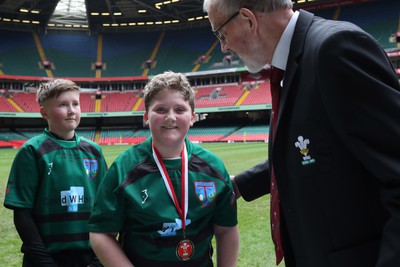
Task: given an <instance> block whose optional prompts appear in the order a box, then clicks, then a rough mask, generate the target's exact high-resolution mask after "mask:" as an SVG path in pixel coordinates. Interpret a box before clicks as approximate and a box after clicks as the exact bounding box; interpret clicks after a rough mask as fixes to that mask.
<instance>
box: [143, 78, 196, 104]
mask: <svg viewBox="0 0 400 267" xmlns="http://www.w3.org/2000/svg"><path fill="white" fill-rule="evenodd" d="M163 90H174V91H178V92H179V93H181V94H182V96H183V98H184V99H185V101H187V102H188V103H189V105H190V108H191V109H192V112H194V92H193V89H192V87H191V86H190V83H189V80H188V79H187V78H186V76H185V75H183V74H182V73H175V72H173V71H166V72H164V73H162V74H158V75H156V76H154V77H153V78H152V79H151V80H150V81H149V82H148V83H147V84H146V86H145V88H144V106H145V109H146V111H149V106H150V104H151V102H152V101H153V100H154V98H155V97H156V96H157V95H158V94H159V93H160V92H162V91H163Z"/></svg>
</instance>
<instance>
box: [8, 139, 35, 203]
mask: <svg viewBox="0 0 400 267" xmlns="http://www.w3.org/2000/svg"><path fill="white" fill-rule="evenodd" d="M39 184H40V168H39V165H38V160H37V159H36V157H35V150H34V148H33V146H31V145H26V146H22V147H21V148H20V150H19V151H18V153H17V154H16V156H15V158H14V161H13V163H12V166H11V171H10V175H9V178H8V182H7V188H6V195H5V198H4V206H5V207H6V208H9V209H13V208H28V209H31V208H33V207H34V204H35V199H36V194H37V190H38V187H39Z"/></svg>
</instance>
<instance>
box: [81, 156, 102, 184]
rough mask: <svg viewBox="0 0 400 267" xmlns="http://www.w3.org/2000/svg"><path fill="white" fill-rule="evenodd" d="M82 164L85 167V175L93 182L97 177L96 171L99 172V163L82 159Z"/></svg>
mask: <svg viewBox="0 0 400 267" xmlns="http://www.w3.org/2000/svg"><path fill="white" fill-rule="evenodd" d="M83 164H84V165H85V169H86V174H87V176H88V177H89V180H93V179H94V178H96V176H97V171H98V170H99V163H98V162H97V160H96V159H84V160H83Z"/></svg>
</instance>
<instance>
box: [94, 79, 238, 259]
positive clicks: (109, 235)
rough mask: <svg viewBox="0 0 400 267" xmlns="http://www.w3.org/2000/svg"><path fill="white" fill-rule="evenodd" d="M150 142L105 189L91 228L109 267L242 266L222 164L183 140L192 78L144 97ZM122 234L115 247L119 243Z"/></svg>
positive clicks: (111, 174) (119, 166)
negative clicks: (213, 241) (214, 248)
mask: <svg viewBox="0 0 400 267" xmlns="http://www.w3.org/2000/svg"><path fill="white" fill-rule="evenodd" d="M144 101H145V113H144V120H145V121H146V124H147V125H149V127H150V131H151V136H150V137H149V138H148V139H147V140H146V141H144V142H143V143H140V144H138V145H136V146H134V147H132V148H130V149H128V150H127V151H125V152H124V153H122V154H121V155H120V156H119V157H118V158H117V159H116V160H115V161H114V163H113V165H112V166H111V167H110V169H109V171H108V172H107V174H106V177H105V178H104V181H103V182H102V184H101V185H100V188H99V191H98V194H97V196H96V201H95V206H94V209H93V213H92V216H91V218H90V220H89V230H90V240H91V242H92V246H93V250H94V251H95V253H96V255H97V256H98V257H99V259H100V260H101V262H102V263H103V264H104V266H115V267H121V266H124V267H128V266H135V267H160V266H163V267H169V266H171V267H182V266H196V267H210V266H213V262H212V252H213V249H212V245H211V240H212V238H213V236H214V235H215V237H216V244H217V245H216V246H217V248H216V251H217V265H218V267H235V266H237V257H238V249H239V234H238V228H237V212H236V199H235V196H234V194H233V191H232V184H231V181H230V178H229V174H228V172H227V171H226V169H225V167H224V165H223V163H222V161H221V160H220V159H219V158H217V157H216V156H215V155H213V154H212V153H210V152H209V151H206V150H205V149H203V148H201V147H200V146H197V145H195V144H193V143H191V142H190V141H189V140H188V139H187V138H185V136H186V134H187V132H188V131H189V127H190V126H192V125H193V123H194V121H195V113H194V93H193V90H192V89H191V87H190V84H189V82H188V80H187V78H186V77H185V76H184V75H182V74H179V73H173V72H165V73H163V74H159V75H156V76H154V78H152V79H151V81H150V82H149V83H148V84H147V85H146V87H145V92H144ZM117 234H119V238H118V241H119V243H118V242H117V240H116V236H117Z"/></svg>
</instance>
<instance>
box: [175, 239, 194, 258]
mask: <svg viewBox="0 0 400 267" xmlns="http://www.w3.org/2000/svg"><path fill="white" fill-rule="evenodd" d="M193 255H194V244H193V242H192V241H190V240H189V239H183V240H181V241H180V242H179V243H178V245H177V246H176V256H177V257H178V259H180V260H182V261H188V260H190V258H192V256H193Z"/></svg>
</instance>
